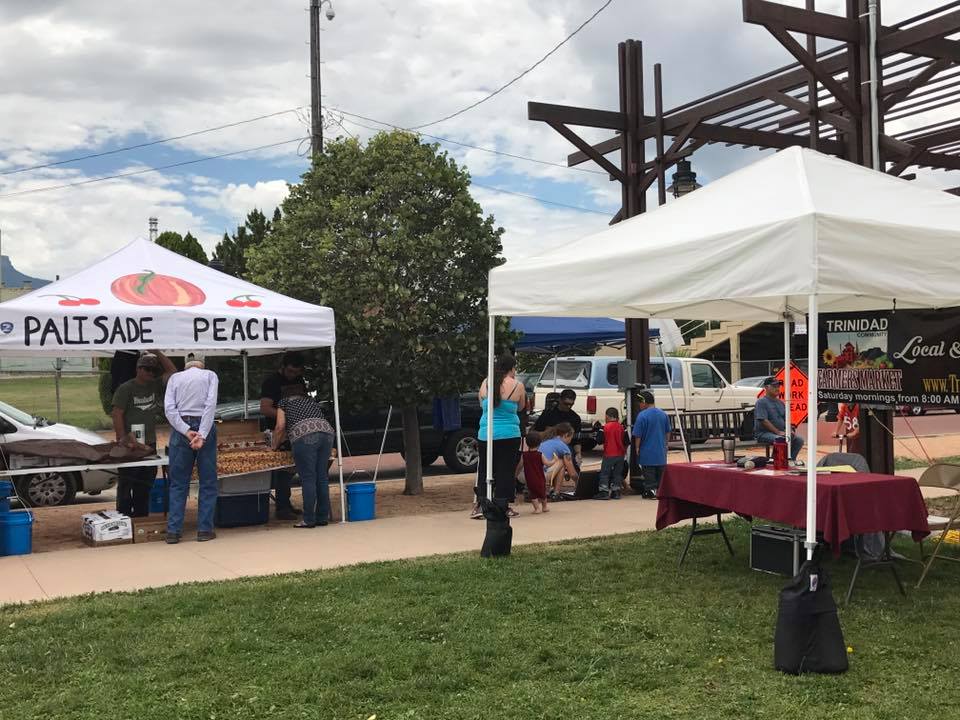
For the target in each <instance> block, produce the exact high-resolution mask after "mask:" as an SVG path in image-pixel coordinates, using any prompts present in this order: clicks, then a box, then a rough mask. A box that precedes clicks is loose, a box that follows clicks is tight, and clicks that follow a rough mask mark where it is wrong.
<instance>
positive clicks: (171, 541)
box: [167, 532, 180, 545]
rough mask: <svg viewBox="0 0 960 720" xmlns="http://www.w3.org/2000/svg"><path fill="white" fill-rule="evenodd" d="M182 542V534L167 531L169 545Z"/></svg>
mask: <svg viewBox="0 0 960 720" xmlns="http://www.w3.org/2000/svg"><path fill="white" fill-rule="evenodd" d="M178 542H180V536H179V535H178V534H177V533H172V532H168V533H167V545H176V544H177V543H178Z"/></svg>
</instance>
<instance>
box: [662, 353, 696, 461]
mask: <svg viewBox="0 0 960 720" xmlns="http://www.w3.org/2000/svg"><path fill="white" fill-rule="evenodd" d="M657 348H658V349H659V350H660V359H661V360H663V370H664V372H665V373H666V375H667V387H668V388H669V389H670V403H671V404H672V405H673V414H674V415H676V416H677V428H678V429H679V430H680V442H682V443H683V451H684V453H686V455H687V462H693V458H692V457H691V456H690V446H689V445H687V438H686V435H684V432H683V418H682V417H680V408H678V407H677V398H676V397H675V396H674V394H673V375H672V373H671V372H670V365H669V364H668V363H667V357H666V355H664V353H663V340H661V339H660V338H657Z"/></svg>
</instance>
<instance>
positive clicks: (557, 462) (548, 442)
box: [540, 422, 579, 500]
mask: <svg viewBox="0 0 960 720" xmlns="http://www.w3.org/2000/svg"><path fill="white" fill-rule="evenodd" d="M573 434H574V433H573V426H572V425H570V423H565V422H562V423H560V424H559V425H557V426H556V427H552V428H548V429H547V431H546V432H545V433H544V435H543V437H544V438H546V439H545V440H544V441H543V442H541V443H540V454H541V455H543V467H544V472H545V473H546V477H547V485H548V486H549V487H550V495H549V499H550V500H559V499H560V484H561V483H562V482H563V478H564V476H566V477H568V478H570V480H572V481H573V482H576V481H577V478H578V476H579V474H578V473H577V469H576V466H575V465H574V464H573V456H572V453H571V451H570V443H571V442H573Z"/></svg>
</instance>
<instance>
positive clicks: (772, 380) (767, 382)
mask: <svg viewBox="0 0 960 720" xmlns="http://www.w3.org/2000/svg"><path fill="white" fill-rule="evenodd" d="M769 385H783V383H782V382H780V381H779V380H777V379H776V378H775V377H772V376H771V377H768V378H764V379H763V387H767V386H769Z"/></svg>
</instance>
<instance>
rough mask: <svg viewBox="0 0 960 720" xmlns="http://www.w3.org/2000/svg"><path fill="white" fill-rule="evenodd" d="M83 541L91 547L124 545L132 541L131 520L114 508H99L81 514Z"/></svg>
mask: <svg viewBox="0 0 960 720" xmlns="http://www.w3.org/2000/svg"><path fill="white" fill-rule="evenodd" d="M82 520H83V525H82V526H81V533H82V534H83V541H84V542H85V543H86V544H87V545H90V546H92V547H102V546H106V545H126V544H129V543H132V542H133V522H132V521H131V520H130V518H129V517H127V516H126V515H124V514H122V513H119V512H117V511H116V510H101V511H100V512H96V513H87V514H86V515H84V516H83V518H82Z"/></svg>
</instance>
